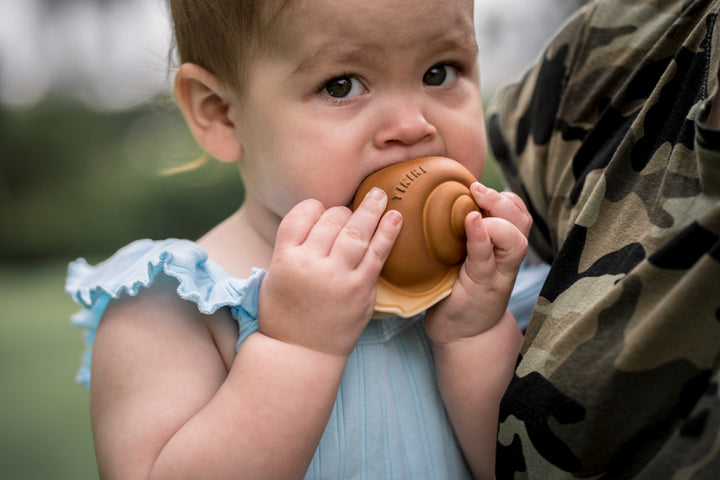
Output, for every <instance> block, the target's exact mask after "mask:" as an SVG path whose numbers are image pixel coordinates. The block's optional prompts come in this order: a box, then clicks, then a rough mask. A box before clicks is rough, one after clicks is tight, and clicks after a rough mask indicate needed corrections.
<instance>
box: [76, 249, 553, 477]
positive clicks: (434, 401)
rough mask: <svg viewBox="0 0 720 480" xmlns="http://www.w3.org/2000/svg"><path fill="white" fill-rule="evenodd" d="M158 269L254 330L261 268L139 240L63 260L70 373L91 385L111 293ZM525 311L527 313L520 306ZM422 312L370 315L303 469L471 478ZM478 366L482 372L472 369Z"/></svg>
mask: <svg viewBox="0 0 720 480" xmlns="http://www.w3.org/2000/svg"><path fill="white" fill-rule="evenodd" d="M546 270H547V268H545V267H543V268H524V269H523V271H522V272H521V275H520V277H519V279H518V286H520V287H522V288H520V289H518V286H516V290H517V295H514V299H515V300H516V301H515V302H514V304H513V308H515V309H516V311H517V312H514V313H518V314H519V315H520V316H521V320H520V321H521V322H524V318H525V317H524V316H523V315H527V316H529V312H530V310H531V309H532V307H531V305H533V304H534V303H535V299H536V298H537V295H538V292H539V289H540V285H541V283H542V281H543V280H544V276H545V273H546ZM158 275H167V276H170V277H173V278H175V279H177V280H178V282H179V286H178V289H177V292H178V295H179V296H180V297H182V298H184V299H186V300H190V301H192V302H194V303H196V304H197V306H198V309H199V310H200V311H201V312H203V313H207V314H210V313H213V312H215V311H216V310H218V309H219V308H222V307H229V308H230V309H231V312H232V315H233V317H234V318H235V319H236V320H237V322H238V325H239V331H240V335H239V338H238V341H237V347H238V348H239V347H240V345H241V344H242V342H243V341H244V340H245V339H246V338H247V337H248V336H249V335H250V334H251V333H253V332H256V331H257V330H258V323H257V294H258V288H259V286H260V282H261V281H262V279H263V277H264V275H265V271H264V270H262V269H255V270H253V272H252V275H251V276H250V277H249V278H244V279H241V278H236V277H233V276H231V275H230V274H229V273H227V272H226V271H225V270H223V269H222V268H221V267H220V266H218V265H217V264H215V263H214V262H213V261H212V260H209V259H208V258H207V253H206V252H205V250H203V249H202V247H200V246H199V245H197V244H196V243H194V242H191V241H188V240H176V239H170V240H163V241H152V240H138V241H136V242H133V243H131V244H129V245H127V246H126V247H124V248H122V249H121V250H119V251H118V252H117V253H116V254H115V255H113V256H112V257H111V258H109V259H108V260H106V261H104V262H102V263H100V264H98V265H96V266H91V265H88V263H87V262H86V261H85V260H84V259H79V260H77V261H75V262H73V263H71V264H70V267H69V270H68V279H67V283H66V291H67V292H68V293H69V294H70V295H71V296H72V297H73V299H74V300H75V301H76V302H77V303H79V304H80V305H81V306H82V307H83V308H82V310H81V311H80V312H78V313H77V314H75V315H74V316H73V318H72V322H73V323H74V324H75V325H76V326H79V327H82V328H84V329H85V330H86V333H85V339H86V343H87V345H88V348H87V350H86V352H85V354H84V357H83V364H82V366H81V368H80V371H79V373H78V375H77V381H78V382H80V383H82V384H83V385H85V386H86V387H89V384H90V366H91V355H92V345H93V341H94V338H95V332H96V330H97V327H98V325H99V323H100V319H101V317H102V314H103V312H104V310H105V307H106V306H107V304H108V302H109V301H110V300H111V299H113V298H118V297H120V296H123V295H136V294H137V293H138V291H139V289H140V288H141V287H146V286H149V285H150V284H152V282H153V280H154V279H155V278H156V277H157V276H158ZM524 312H525V313H524ZM421 320H422V314H421V315H418V316H416V317H413V318H409V319H403V318H398V317H394V318H388V319H383V320H372V321H370V324H369V325H368V327H367V329H366V330H365V331H364V332H363V334H362V336H361V337H360V340H359V342H358V344H357V346H356V348H355V350H354V351H353V352H352V354H351V355H350V357H349V359H348V362H347V365H346V367H345V370H344V373H343V377H342V381H341V384H340V389H339V392H338V396H337V399H336V401H335V406H334V409H333V412H332V415H331V417H330V421H329V422H328V425H327V427H326V429H325V433H324V435H323V437H322V440H321V442H320V445H319V447H318V449H317V451H316V452H315V456H314V458H313V460H312V463H311V465H310V468H309V470H308V472H307V475H306V478H308V479H316V478H332V479H339V478H342V479H355V478H358V479H360V478H368V479H383V478H387V479H395V478H403V479H405V478H414V479H463V478H470V473H469V471H468V469H467V466H466V465H465V462H464V460H463V457H462V454H461V452H460V447H459V445H458V443H457V441H456V440H455V437H454V435H453V431H452V429H451V427H450V422H449V420H448V418H447V415H446V412H445V409H444V406H443V403H442V399H441V398H440V392H439V390H438V387H437V381H436V377H435V369H434V363H433V357H432V352H431V348H430V343H429V339H428V338H427V336H426V334H425V331H424V329H423V324H422V321H421ZM482 374H483V372H481V371H479V372H478V375H482Z"/></svg>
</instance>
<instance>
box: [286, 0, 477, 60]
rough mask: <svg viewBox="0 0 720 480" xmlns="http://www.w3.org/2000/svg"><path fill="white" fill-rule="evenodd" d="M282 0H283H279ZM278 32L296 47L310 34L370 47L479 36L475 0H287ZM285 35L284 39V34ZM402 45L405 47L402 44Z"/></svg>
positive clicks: (290, 45) (316, 38)
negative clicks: (389, 0)
mask: <svg viewBox="0 0 720 480" xmlns="http://www.w3.org/2000/svg"><path fill="white" fill-rule="evenodd" d="M278 1H279V0H278ZM282 3H283V4H284V8H283V10H282V12H281V15H280V17H282V18H281V19H280V18H279V19H278V20H279V21H278V24H277V26H278V27H279V28H277V29H276V30H275V32H274V33H275V34H276V38H275V39H274V40H276V41H277V40H278V38H277V37H280V38H279V41H280V42H283V40H284V41H285V43H286V45H285V47H286V48H290V49H292V47H293V46H296V44H297V42H299V41H304V40H306V39H307V38H313V39H315V40H316V41H319V40H318V39H320V38H321V37H334V38H337V40H338V41H346V40H347V41H352V40H362V41H363V42H364V43H365V44H368V45H373V44H374V45H383V44H387V43H388V42H392V41H396V42H398V41H400V42H403V41H405V42H408V43H409V45H410V46H415V45H416V44H418V43H421V44H424V43H427V42H432V41H433V39H434V38H436V37H449V36H456V37H463V36H464V37H472V38H471V41H472V42H474V41H475V39H474V37H475V29H474V21H473V1H472V0H394V1H392V2H388V1H387V0H287V1H283V2H282ZM283 37H284V38H283ZM399 46H400V47H402V45H399Z"/></svg>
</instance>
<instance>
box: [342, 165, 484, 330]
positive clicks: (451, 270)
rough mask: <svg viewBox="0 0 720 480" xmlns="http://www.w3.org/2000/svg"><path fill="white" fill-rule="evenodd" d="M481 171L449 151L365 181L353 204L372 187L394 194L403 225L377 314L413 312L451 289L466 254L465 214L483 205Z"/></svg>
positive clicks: (391, 205)
mask: <svg viewBox="0 0 720 480" xmlns="http://www.w3.org/2000/svg"><path fill="white" fill-rule="evenodd" d="M475 181H476V180H475V177H474V176H473V174H472V173H470V171H469V170H468V169H466V168H465V167H464V166H463V165H461V164H460V163H458V162H456V161H454V160H451V159H449V158H445V157H423V158H418V159H414V160H409V161H406V162H402V163H397V164H395V165H391V166H389V167H386V168H384V169H382V170H379V171H377V172H375V173H373V174H371V175H370V176H368V177H367V178H366V179H365V180H363V182H362V183H361V184H360V187H359V188H358V191H357V193H356V194H355V200H354V202H353V209H355V208H357V207H358V205H359V204H360V202H361V201H362V199H363V198H364V197H365V194H366V193H367V192H368V191H370V189H371V188H372V187H379V188H381V189H383V190H384V191H385V193H386V194H387V196H388V205H387V210H397V211H399V212H400V213H401V214H402V215H403V227H402V230H401V232H400V235H399V236H398V239H397V241H396V242H395V245H394V246H393V249H392V251H391V252H390V256H389V257H388V259H387V261H386V262H385V266H384V267H383V270H382V272H381V273H380V278H379V279H378V283H377V296H376V300H375V311H376V315H377V314H378V313H380V314H385V316H387V315H386V314H394V315H399V316H401V317H411V316H413V315H415V314H417V313H419V312H421V311H423V310H425V309H427V308H429V307H430V306H432V305H434V304H435V303H437V302H439V301H440V300H442V299H443V298H445V297H446V296H448V295H449V294H450V291H451V290H452V286H453V284H454V283H455V279H456V278H457V276H458V273H459V271H460V265H461V264H462V262H463V260H464V259H465V255H466V253H467V252H466V247H465V242H466V237H465V217H466V216H467V214H468V213H470V212H471V211H473V210H475V211H479V208H478V206H477V205H476V204H475V201H474V200H473V198H472V197H471V196H470V190H469V187H470V185H471V184H472V183H473V182H475Z"/></svg>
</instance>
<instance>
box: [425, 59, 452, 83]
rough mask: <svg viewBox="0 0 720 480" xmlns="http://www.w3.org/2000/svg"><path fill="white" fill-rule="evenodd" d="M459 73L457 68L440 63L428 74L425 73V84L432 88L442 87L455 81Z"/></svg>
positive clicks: (431, 68)
mask: <svg viewBox="0 0 720 480" xmlns="http://www.w3.org/2000/svg"><path fill="white" fill-rule="evenodd" d="M457 73H458V71H457V68H455V67H453V66H452V65H447V64H444V63H439V64H437V65H433V66H432V67H430V68H429V69H428V71H427V72H425V75H423V84H425V85H428V86H431V87H439V86H440V85H444V84H446V83H450V82H452V81H453V80H455V77H457Z"/></svg>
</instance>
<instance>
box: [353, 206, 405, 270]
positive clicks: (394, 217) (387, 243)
mask: <svg viewBox="0 0 720 480" xmlns="http://www.w3.org/2000/svg"><path fill="white" fill-rule="evenodd" d="M402 220H403V218H402V215H401V214H400V212H398V211H397V210H390V211H389V212H387V213H385V215H383V217H382V218H381V219H380V223H379V224H378V227H377V230H376V231H375V235H373V237H372V240H370V245H369V246H368V248H367V251H366V252H365V256H364V257H363V259H362V261H361V264H360V268H367V269H369V270H370V271H371V273H372V274H373V275H380V270H382V267H383V265H384V264H385V260H387V258H388V256H389V255H390V251H391V250H392V247H393V245H395V240H397V238H398V235H400V230H401V229H402Z"/></svg>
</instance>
